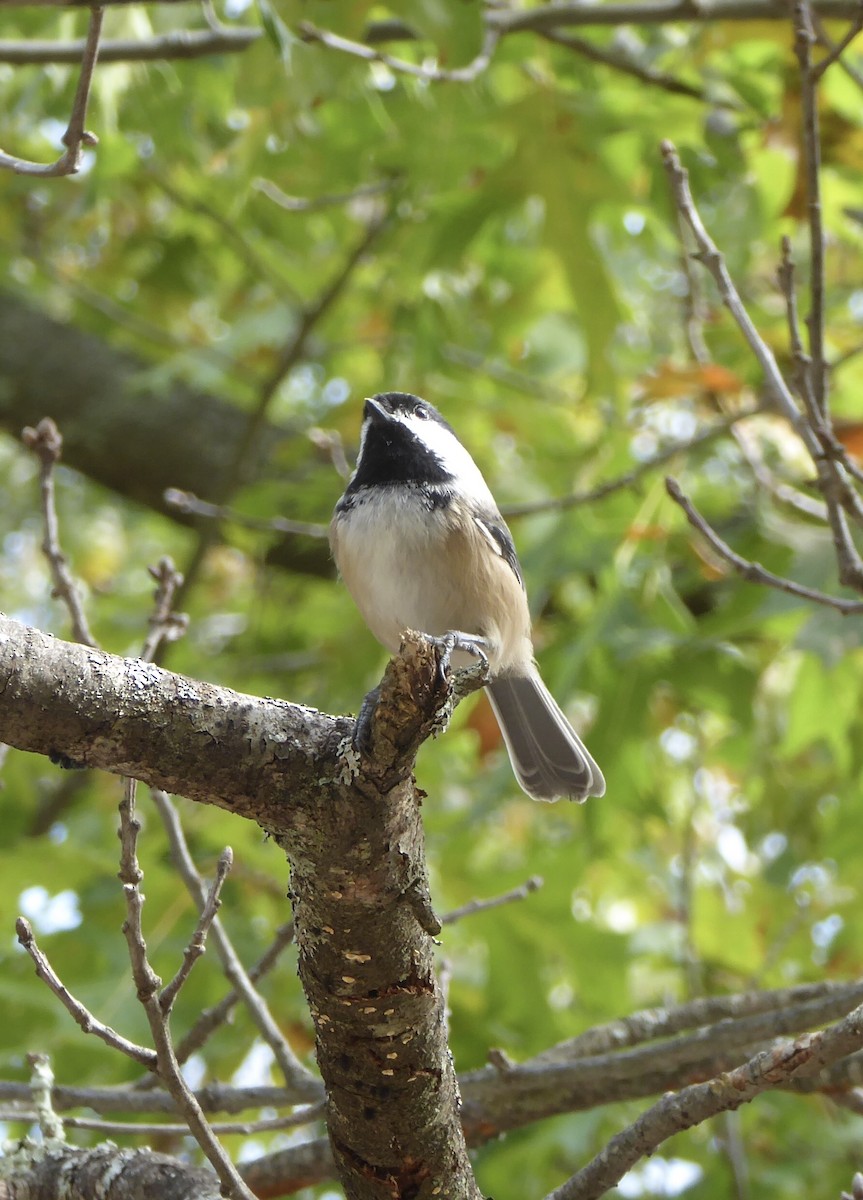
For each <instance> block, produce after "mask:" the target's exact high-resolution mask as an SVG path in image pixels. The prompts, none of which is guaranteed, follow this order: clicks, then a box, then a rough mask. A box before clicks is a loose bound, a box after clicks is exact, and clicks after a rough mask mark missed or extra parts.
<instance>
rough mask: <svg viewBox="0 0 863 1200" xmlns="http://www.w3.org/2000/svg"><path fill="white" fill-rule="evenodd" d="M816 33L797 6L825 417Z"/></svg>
mask: <svg viewBox="0 0 863 1200" xmlns="http://www.w3.org/2000/svg"><path fill="white" fill-rule="evenodd" d="M814 41H815V33H814V30H813V28H812V17H811V13H810V9H809V0H795V3H794V51H795V53H796V55H797V61H798V62H799V64H800V99H801V106H802V114H801V115H802V129H801V133H802V153H803V165H804V171H805V175H806V207H807V211H808V214H809V253H810V256H811V262H810V268H809V296H810V309H809V315H808V317H807V318H806V325H807V328H808V330H809V354H810V359H811V363H810V378H811V381H812V391H813V394H814V397H815V403H816V405H817V406H818V409H819V411H820V412H821V413H822V414H823V413H824V411H825V407H826V404H827V382H828V379H827V366H826V360H825V356H824V225H823V221H822V213H821V136H820V133H819V128H818V87H817V78H818V77H817V75H816V74H815V72H814V70H813V67H812V43H813V42H814Z"/></svg>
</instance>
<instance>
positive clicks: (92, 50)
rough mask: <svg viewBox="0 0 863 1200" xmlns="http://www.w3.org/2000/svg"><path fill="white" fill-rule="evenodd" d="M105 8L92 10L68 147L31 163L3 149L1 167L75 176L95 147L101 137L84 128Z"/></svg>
mask: <svg viewBox="0 0 863 1200" xmlns="http://www.w3.org/2000/svg"><path fill="white" fill-rule="evenodd" d="M104 15H105V10H104V8H91V9H90V24H89V26H88V28H87V38H86V40H85V42H84V51H83V54H82V57H81V73H80V75H79V76H78V86H77V88H76V89H75V99H74V100H73V101H72V114H71V116H70V117H69V124H68V126H67V127H66V132H65V133H64V134H63V138H62V142H63V145H64V146H65V147H66V149H65V150H64V151H63V153H62V154H61V155H60V157H59V158H58V159H57V160H56V161H55V162H53V163H36V162H29V161H28V160H27V159H24V158H17V157H16V156H15V155H12V154H5V153H4V152H3V151H2V150H0V167H3V168H6V169H7V170H10V171H14V172H15V174H16V175H39V176H42V177H47V176H50V177H55V176H58V175H74V174H75V173H76V172H77V171H78V170H79V168H80V166H81V157H82V155H83V153H84V150H83V147H84V146H96V145H98V142H99V139H98V138H97V137H96V135H95V134H94V133H90V132H89V131H88V130H86V129H85V128H84V121H85V120H86V118H87V102H88V100H89V98H90V87H91V85H92V82H93V71H94V69H95V67H96V59H97V58H98V56H99V38H100V36H101V34H102V19H103V17H104Z"/></svg>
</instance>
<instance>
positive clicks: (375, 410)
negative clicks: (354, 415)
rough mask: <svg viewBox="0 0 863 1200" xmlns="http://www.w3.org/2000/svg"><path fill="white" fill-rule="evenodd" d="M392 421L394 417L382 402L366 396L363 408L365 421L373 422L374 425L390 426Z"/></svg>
mask: <svg viewBox="0 0 863 1200" xmlns="http://www.w3.org/2000/svg"><path fill="white" fill-rule="evenodd" d="M392 419H393V418H392V415H391V414H390V413H388V412H387V410H386V409H385V408H384V406H383V405H382V404H381V402H380V400H376V399H375V398H374V396H366V402H365V405H364V406H363V420H364V421H371V423H372V424H373V425H389V424H390V423H391V422H392Z"/></svg>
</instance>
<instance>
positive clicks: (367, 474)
mask: <svg viewBox="0 0 863 1200" xmlns="http://www.w3.org/2000/svg"><path fill="white" fill-rule="evenodd" d="M330 545H331V546H332V550H333V556H334V558H335V560H336V565H337V566H338V568H339V571H340V572H341V576H342V578H343V579H344V581H345V583H346V584H347V587H348V590H349V591H350V593H351V595H352V596H353V598H354V600H355V601H356V604H357V607H358V608H359V610H360V612H361V613H362V615H363V617H364V618H365V620H366V623H367V625H368V627H369V629H370V630H371V631H372V633H373V634H374V635H375V637H376V638H377V639H378V641H379V642H381V643H382V644H383V645H384V646H385V647H386V649H387V650H389V651H390V652H391V653H394V652H395V651H396V650H398V647H399V642H400V641H401V635H402V633H403V632H404V630H405V629H415V630H417V631H419V632H421V633H427V634H430V635H432V636H435V637H444V636H447V635H453V638H452V640H453V642H454V645H455V647H456V652H455V653H454V655H453V661H454V663H456V664H458V663H459V662H462V663H464V662H467V661H469V658H468V655H467V653H466V651H473V652H474V653H476V651H477V650H479V651H481V652H482V654H483V655H484V656H485V658H486V659H487V661H488V668H489V673H490V676H491V679H490V682H489V683H488V685H487V688H488V694H489V699H490V700H491V705H492V708H493V709H494V712H495V716H496V717H497V720H498V724H499V725H500V728H501V732H502V733H503V738H504V741H505V742H506V746H507V750H508V751H509V757H510V760H511V762H512V766H513V770H514V771H515V774H516V777H517V779H518V781H519V783H520V784H521V786H522V787H523V788H524V790H525V791H526V792H527V794H528V795H529V796H532V797H533V798H534V799H535V800H555V799H557V798H558V797H559V796H568V797H569V798H570V799H571V800H586V799H587V797H588V796H601V795H602V794H603V793H604V792H605V780H604V779H603V777H602V772H601V771H600V769H599V767H598V766H597V765H596V763H595V762H594V761H593V759H592V758H591V756H590V754H589V753H588V751H587V749H586V748H585V746H584V745H583V743H582V741H581V739H580V738H579V736H578V734H577V733H576V732H575V730H574V729H573V728H572V726H571V725H570V723H569V721H567V719H566V717H565V716H564V715H563V713H562V712H561V710H560V708H559V706H558V705H557V703H556V702H555V700H554V698H553V697H552V695H551V693H550V692H549V690H548V688H547V687H546V686H545V684H544V683H543V682H542V679H541V678H540V675H539V671H538V670H537V666H536V663H535V662H534V660H533V645H532V642H531V636H530V613H529V611H528V606H527V597H526V595H525V591H524V583H523V581H522V577H521V570H520V568H519V564H518V558H517V557H516V553H515V546H514V545H513V541H512V536H511V535H510V532H509V530H508V529H507V527H506V523H505V522H504V519H503V517H502V516H501V515H500V513H499V512H498V509H497V505H496V504H495V502H494V497H493V496H492V494H491V492H490V491H489V489H488V485H487V484H486V482H485V480H484V479H483V477H482V475H481V474H480V471H479V468H478V467H477V465H476V463H475V462H474V461H473V459H472V458H471V456H470V455H469V454H468V452H467V450H465V448H464V446H462V444H461V442H459V440H458V438H457V437H456V435H455V433H454V432H453V430H452V428H451V427H450V426H449V425H448V424H447V422H446V421H445V420H444V419H443V417H442V416H441V415H440V413H439V412H438V411H437V409H436V408H434V407H433V406H432V405H431V404H427V403H426V402H425V401H424V400H420V399H419V397H417V396H411V395H408V394H406V393H404V392H384V393H382V394H380V395H378V396H374V397H372V398H371V399H369V400H366V403H365V408H364V410H363V426H362V434H361V439H360V450H359V455H358V458H357V466H356V470H355V471H354V473H353V475H352V476H351V479H350V482H349V483H348V486H347V488H346V490H345V494H344V495H343V496H342V498H341V500H339V502H338V504H337V505H336V510H335V513H334V514H333V520H332V523H331V525H330Z"/></svg>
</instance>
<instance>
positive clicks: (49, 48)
mask: <svg viewBox="0 0 863 1200" xmlns="http://www.w3.org/2000/svg"><path fill="white" fill-rule="evenodd" d="M261 36H262V31H261V30H260V29H225V28H224V27H222V28H220V29H218V30H209V29H176V30H174V31H173V32H171V33H163V34H161V35H160V36H158V37H153V38H107V39H105V40H103V41H101V42H100V43H99V62H100V63H102V64H104V63H117V62H162V61H167V60H170V59H178V58H203V57H205V56H206V55H208V54H239V53H241V52H242V51H244V50H247V49H248V48H249V46H251V45H252V44H253V43H254V42H256V41H258V39H259V38H260V37H261ZM86 46H87V41H86V39H85V38H77V39H75V40H74V41H68V42H66V41H56V42H55V41H48V40H44V39H41V40H40V39H38V38H34V39H33V40H32V41H3V40H0V63H11V64H12V65H14V66H25V65H29V64H34V65H38V64H48V63H78V62H80V61H81V57H82V55H83V54H84V51H85V49H86Z"/></svg>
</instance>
